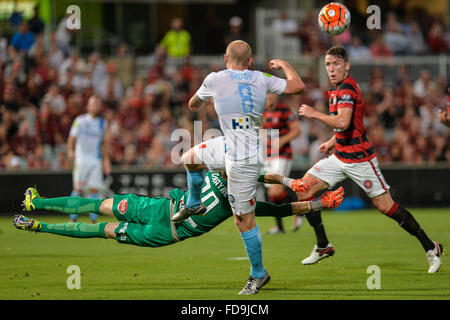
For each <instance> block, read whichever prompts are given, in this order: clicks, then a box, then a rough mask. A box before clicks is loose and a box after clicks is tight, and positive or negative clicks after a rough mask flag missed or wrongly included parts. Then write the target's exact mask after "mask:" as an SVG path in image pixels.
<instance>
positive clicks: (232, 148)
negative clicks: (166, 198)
mask: <svg viewBox="0 0 450 320" xmlns="http://www.w3.org/2000/svg"><path fill="white" fill-rule="evenodd" d="M224 58H225V64H226V70H223V71H220V72H212V73H210V74H209V75H208V76H207V77H206V78H205V80H204V81H203V83H202V85H201V87H200V88H199V89H198V91H197V92H196V94H195V95H194V96H193V97H192V98H191V100H190V101H189V108H190V109H191V110H198V109H200V108H201V107H203V106H204V105H206V103H207V101H208V100H209V99H211V98H212V99H213V100H214V107H215V110H216V113H217V115H218V117H219V122H220V127H221V130H222V132H223V133H224V139H225V145H226V152H225V162H224V164H225V170H226V174H227V177H228V180H227V184H228V197H229V202H230V205H231V208H232V210H233V215H234V217H235V222H236V225H237V227H238V229H239V231H240V232H241V237H242V240H243V241H244V245H245V248H246V251H247V254H248V256H249V259H250V264H251V272H250V278H249V280H248V282H247V284H246V285H245V287H244V288H243V289H242V290H241V291H240V294H256V293H257V292H258V291H259V289H260V288H262V286H264V285H265V284H266V283H267V282H268V281H269V280H270V276H269V274H268V273H267V272H266V270H265V268H264V266H263V263H262V248H261V234H260V231H259V228H258V226H257V225H256V221H255V205H256V185H257V179H258V176H259V173H260V171H261V168H262V164H263V154H262V151H263V147H262V145H261V141H260V132H259V130H260V126H261V122H262V117H263V112H264V108H265V105H266V95H267V93H275V94H283V93H284V94H299V93H301V92H302V91H303V88H304V84H303V82H302V80H301V79H300V76H299V75H298V74H297V73H296V72H295V70H294V69H293V68H292V67H291V66H290V65H289V63H287V62H286V61H283V60H279V59H275V60H272V61H271V62H270V68H271V69H273V70H280V69H282V70H283V71H284V73H285V75H286V78H287V79H282V78H278V77H276V76H273V75H271V74H267V73H263V72H260V71H253V70H249V68H250V66H251V63H252V50H251V48H250V46H249V45H248V44H247V43H246V42H244V41H240V40H238V41H234V42H232V43H230V44H229V45H228V47H227V50H226V54H225V56H224ZM217 141H219V140H217ZM211 149H214V148H211ZM192 150H193V149H191V150H190V151H189V152H187V153H186V154H185V155H184V156H183V163H184V164H185V166H186V169H187V176H188V187H189V191H190V197H189V199H188V201H187V203H186V207H185V208H184V209H183V210H180V212H178V214H176V215H174V216H173V217H172V220H173V221H175V222H179V221H183V220H184V219H186V218H188V217H189V216H191V215H199V214H200V215H201V214H204V212H205V211H206V210H205V206H204V205H203V204H202V203H201V186H202V184H203V177H204V171H205V168H206V166H205V165H204V164H203V163H202V161H201V160H199V159H196V156H195V153H194V152H193V151H192Z"/></svg>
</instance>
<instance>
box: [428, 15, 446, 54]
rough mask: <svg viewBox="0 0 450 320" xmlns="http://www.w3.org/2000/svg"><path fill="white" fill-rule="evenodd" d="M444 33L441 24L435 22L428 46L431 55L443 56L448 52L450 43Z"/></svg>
mask: <svg viewBox="0 0 450 320" xmlns="http://www.w3.org/2000/svg"><path fill="white" fill-rule="evenodd" d="M443 33H444V31H443V28H442V25H441V24H440V23H439V22H435V23H434V24H433V25H432V26H431V29H430V31H429V32H428V38H427V42H428V46H429V47H430V52H431V54H442V53H447V52H448V42H447V41H446V40H445V38H444V34H443Z"/></svg>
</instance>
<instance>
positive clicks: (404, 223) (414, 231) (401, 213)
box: [388, 205, 435, 251]
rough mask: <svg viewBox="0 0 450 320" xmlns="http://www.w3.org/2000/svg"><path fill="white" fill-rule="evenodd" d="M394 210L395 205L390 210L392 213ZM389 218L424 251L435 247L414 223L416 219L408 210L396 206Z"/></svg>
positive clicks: (416, 223)
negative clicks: (416, 241)
mask: <svg viewBox="0 0 450 320" xmlns="http://www.w3.org/2000/svg"><path fill="white" fill-rule="evenodd" d="M394 209H395V205H394V207H393V208H392V209H391V210H392V211H394ZM388 215H389V214H388ZM389 216H390V217H391V218H392V219H394V220H395V221H397V222H398V224H399V225H400V226H401V227H402V228H403V229H405V230H406V231H408V233H409V234H411V235H413V236H415V237H416V238H417V240H419V241H420V243H421V244H422V247H423V248H424V249H425V251H428V250H433V249H434V247H435V244H434V242H433V241H431V240H430V238H428V236H427V234H426V233H425V231H423V229H422V228H421V227H420V225H419V223H418V222H417V221H416V219H414V217H413V215H412V214H411V213H410V212H409V211H408V210H406V209H404V208H402V207H400V206H399V205H397V209H396V210H395V211H394V212H393V213H391V215H389Z"/></svg>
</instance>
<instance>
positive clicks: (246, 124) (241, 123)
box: [231, 117, 250, 130]
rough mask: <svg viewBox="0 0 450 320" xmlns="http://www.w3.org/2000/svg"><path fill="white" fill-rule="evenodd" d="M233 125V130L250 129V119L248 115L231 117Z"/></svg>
mask: <svg viewBox="0 0 450 320" xmlns="http://www.w3.org/2000/svg"><path fill="white" fill-rule="evenodd" d="M231 127H232V128H233V130H236V129H250V119H249V118H248V117H245V118H234V119H231Z"/></svg>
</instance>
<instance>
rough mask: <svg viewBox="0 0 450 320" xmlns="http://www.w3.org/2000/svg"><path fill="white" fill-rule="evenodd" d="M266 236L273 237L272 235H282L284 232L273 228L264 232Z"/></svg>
mask: <svg viewBox="0 0 450 320" xmlns="http://www.w3.org/2000/svg"><path fill="white" fill-rule="evenodd" d="M266 234H267V235H274V234H284V230H281V229H280V228H278V227H277V226H273V227H272V228H270V229H269V230H267V232H266Z"/></svg>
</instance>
